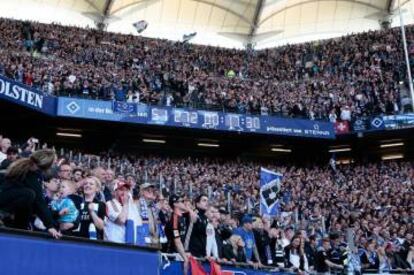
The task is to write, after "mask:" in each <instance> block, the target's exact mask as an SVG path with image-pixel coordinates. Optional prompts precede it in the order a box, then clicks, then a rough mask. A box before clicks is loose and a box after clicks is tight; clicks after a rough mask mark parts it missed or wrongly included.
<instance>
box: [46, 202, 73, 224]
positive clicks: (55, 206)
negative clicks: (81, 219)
mask: <svg viewBox="0 0 414 275" xmlns="http://www.w3.org/2000/svg"><path fill="white" fill-rule="evenodd" d="M51 206H52V210H54V211H59V212H60V211H61V210H63V209H65V208H67V209H69V213H68V214H66V215H63V216H61V217H59V219H58V221H59V222H61V223H74V222H75V221H76V219H77V218H78V215H79V211H78V209H77V208H76V206H75V204H74V203H73V201H72V200H71V199H69V198H62V199H58V200H54V201H52V202H51Z"/></svg>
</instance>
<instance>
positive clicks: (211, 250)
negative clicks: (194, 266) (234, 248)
mask: <svg viewBox="0 0 414 275" xmlns="http://www.w3.org/2000/svg"><path fill="white" fill-rule="evenodd" d="M204 199H207V197H205V198H204ZM206 202H207V201H205V202H204V203H206ZM215 212H216V208H215V207H214V206H209V207H208V209H207V211H206V217H207V225H206V228H205V231H204V232H205V233H204V232H202V233H203V235H204V236H205V238H206V239H205V244H206V246H205V251H206V252H205V256H207V257H213V258H214V259H218V258H219V248H218V240H217V238H216V230H215V228H214V227H215V226H214V224H215V223H216V222H217V219H216V217H215V215H214V213H215ZM204 236H203V237H204ZM190 247H191V243H190ZM220 247H222V245H221V246H220Z"/></svg>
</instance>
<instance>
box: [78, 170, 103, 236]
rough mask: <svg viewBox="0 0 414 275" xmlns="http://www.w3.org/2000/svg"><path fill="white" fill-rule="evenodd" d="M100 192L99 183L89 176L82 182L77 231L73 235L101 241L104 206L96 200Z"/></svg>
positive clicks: (96, 179)
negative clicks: (81, 199) (81, 198)
mask: <svg viewBox="0 0 414 275" xmlns="http://www.w3.org/2000/svg"><path fill="white" fill-rule="evenodd" d="M100 190H101V181H100V180H99V179H98V178H97V177H93V176H89V177H87V178H85V179H84V180H83V196H84V197H83V202H82V204H81V209H80V224H79V231H77V232H75V233H74V235H75V236H78V237H83V238H89V239H98V240H102V239H103V229H104V225H105V224H104V219H105V215H106V205H105V203H104V202H102V201H100V200H98V199H97V194H98V193H99V192H100Z"/></svg>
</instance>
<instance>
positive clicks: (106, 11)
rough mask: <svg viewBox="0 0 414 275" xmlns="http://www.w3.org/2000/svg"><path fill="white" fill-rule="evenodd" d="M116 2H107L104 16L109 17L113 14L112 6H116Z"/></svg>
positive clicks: (111, 0) (108, 0)
mask: <svg viewBox="0 0 414 275" xmlns="http://www.w3.org/2000/svg"><path fill="white" fill-rule="evenodd" d="M114 2H115V0H106V3H105V7H104V10H103V15H104V16H108V15H110V13H111V8H112V5H113V4H114Z"/></svg>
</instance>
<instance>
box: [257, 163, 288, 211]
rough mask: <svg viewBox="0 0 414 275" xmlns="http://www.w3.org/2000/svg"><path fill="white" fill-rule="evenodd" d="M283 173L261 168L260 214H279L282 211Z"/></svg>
mask: <svg viewBox="0 0 414 275" xmlns="http://www.w3.org/2000/svg"><path fill="white" fill-rule="evenodd" d="M282 178H283V175H282V174H280V173H277V172H274V171H271V170H268V169H265V168H263V167H262V168H260V214H261V215H268V216H277V215H279V213H280V202H279V199H278V196H277V195H278V193H279V192H280V188H281V184H282Z"/></svg>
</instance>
